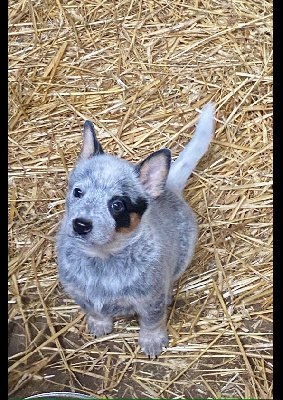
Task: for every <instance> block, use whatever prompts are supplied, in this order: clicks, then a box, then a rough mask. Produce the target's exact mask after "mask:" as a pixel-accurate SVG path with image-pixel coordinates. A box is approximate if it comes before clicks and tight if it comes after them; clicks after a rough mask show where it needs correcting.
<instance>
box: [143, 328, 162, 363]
mask: <svg viewBox="0 0 283 400" xmlns="http://www.w3.org/2000/svg"><path fill="white" fill-rule="evenodd" d="M139 344H140V346H141V349H142V351H143V352H144V353H145V354H146V355H147V356H148V357H149V358H154V357H155V358H157V357H158V356H159V354H160V353H161V352H162V351H163V348H164V347H167V346H168V336H167V332H166V329H165V328H163V329H162V328H158V329H153V330H146V329H141V330H140V335H139Z"/></svg>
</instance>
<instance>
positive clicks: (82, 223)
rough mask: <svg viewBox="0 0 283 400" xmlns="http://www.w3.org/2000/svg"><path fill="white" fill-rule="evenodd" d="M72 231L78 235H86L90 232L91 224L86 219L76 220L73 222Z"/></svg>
mask: <svg viewBox="0 0 283 400" xmlns="http://www.w3.org/2000/svg"><path fill="white" fill-rule="evenodd" d="M73 229H74V231H75V232H76V233H78V234H79V235H86V234H87V233H89V232H90V231H91V230H92V223H91V221H89V220H87V219H83V218H76V219H74V220H73Z"/></svg>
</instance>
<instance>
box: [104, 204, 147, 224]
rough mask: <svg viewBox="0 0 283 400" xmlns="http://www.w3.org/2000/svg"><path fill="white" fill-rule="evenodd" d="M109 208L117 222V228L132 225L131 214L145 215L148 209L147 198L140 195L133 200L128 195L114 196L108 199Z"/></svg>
mask: <svg viewBox="0 0 283 400" xmlns="http://www.w3.org/2000/svg"><path fill="white" fill-rule="evenodd" d="M108 209H109V211H110V213H111V215H112V217H113V218H114V220H115V222H116V229H119V228H128V227H129V226H130V225H131V214H132V213H134V214H137V215H138V216H139V217H141V216H142V215H143V213H144V212H145V210H146V209H147V200H146V199H143V198H141V197H139V198H138V199H137V200H136V201H135V202H133V201H132V200H131V199H130V197H128V196H114V197H112V199H111V200H109V201H108Z"/></svg>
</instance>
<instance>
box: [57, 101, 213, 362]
mask: <svg viewBox="0 0 283 400" xmlns="http://www.w3.org/2000/svg"><path fill="white" fill-rule="evenodd" d="M213 132H214V121H213V106H212V105H211V104H210V103H208V104H207V105H206V106H205V107H204V108H203V110H202V113H201V115H200V118H199V122H198V125H197V128H196V132H195V134H194V136H193V138H192V139H191V140H190V142H189V144H188V145H187V146H186V147H185V148H184V150H183V151H182V152H181V153H180V155H179V157H178V158H177V160H176V161H175V162H174V163H172V165H171V156H170V150H168V149H161V150H158V151H156V152H154V153H152V154H150V155H149V156H148V157H147V158H146V159H145V160H144V161H142V162H140V163H139V164H137V165H134V164H132V163H131V162H128V161H125V160H123V159H121V158H118V157H116V156H112V155H110V154H105V153H104V151H103V149H102V147H101V145H100V143H99V142H98V140H97V138H96V135H95V132H94V127H93V124H92V123H91V122H90V121H86V122H85V124H84V139H83V146H82V150H81V153H80V155H79V159H78V161H77V164H76V166H75V168H74V169H73V171H72V172H71V174H70V178H69V190H68V194H67V198H66V212H65V216H64V218H63V221H62V226H61V229H60V231H59V233H58V236H57V255H58V265H59V277H60V280H61V282H62V284H63V286H64V288H65V290H66V291H67V292H68V293H69V295H70V296H71V297H72V298H74V299H75V301H76V302H77V303H78V304H79V305H80V307H81V308H82V309H83V310H84V312H85V313H86V316H87V323H88V329H89V331H90V332H91V333H93V335H94V336H95V337H98V336H100V335H104V334H107V333H110V332H111V331H112V329H113V317H115V316H118V315H130V314H135V313H136V314H137V315H138V317H139V323H140V332H139V344H140V346H141V349H142V350H143V351H144V353H145V354H147V355H148V356H149V357H157V356H158V355H159V354H160V353H161V351H162V348H163V347H166V346H167V345H168V336H167V331H166V307H167V305H168V304H170V302H171V296H172V289H173V285H174V282H175V281H176V280H177V279H178V278H179V277H180V276H181V275H182V274H183V272H184V271H185V269H186V268H187V266H188V265H189V263H190V262H191V260H192V257H193V253H194V248H195V244H196V240H197V222H196V217H195V215H194V213H193V211H192V210H191V208H190V207H189V205H188V204H187V203H186V202H185V201H184V200H183V198H182V191H183V189H184V186H185V184H186V180H187V178H188V177H189V175H190V174H191V172H192V171H193V169H194V168H195V166H196V164H197V162H198V161H199V159H200V158H201V157H202V156H203V154H204V153H205V152H206V150H207V148H208V145H209V143H210V141H211V139H212V137H213Z"/></svg>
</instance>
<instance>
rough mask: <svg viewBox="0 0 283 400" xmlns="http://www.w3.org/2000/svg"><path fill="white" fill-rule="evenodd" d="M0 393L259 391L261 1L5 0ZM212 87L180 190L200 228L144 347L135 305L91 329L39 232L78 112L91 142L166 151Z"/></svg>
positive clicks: (268, 220) (265, 308)
mask: <svg viewBox="0 0 283 400" xmlns="http://www.w3.org/2000/svg"><path fill="white" fill-rule="evenodd" d="M8 12H9V137H8V139H9V149H8V151H9V226H8V228H9V229H8V240H9V270H8V274H9V282H8V293H9V300H8V306H9V316H8V319H9V347H8V378H9V383H8V393H9V394H8V397H9V398H10V399H13V398H14V399H19V398H24V397H25V396H30V395H33V394H36V393H41V392H48V391H77V392H80V393H85V394H89V395H92V396H94V397H97V398H109V399H111V398H113V399H116V398H117V399H118V398H165V399H169V398H170V399H171V398H172V399H173V398H174V399H175V398H176V399H179V398H180V399H182V398H187V399H191V398H195V399H196V398H204V399H209V398H212V399H219V398H237V399H238V398H239V399H241V398H245V399H248V398H260V399H271V398H272V397H273V357H272V343H273V281H272V279H273V270H272V266H273V252H272V239H273V227H272V226H273V225H272V224H273V208H272V207H273V206H272V156H273V153H272V150H273V148H272V147H273V137H272V111H273V109H272V107H273V97H272V93H273V92H272V88H273V87H272V68H273V65H272V54H273V47H272V2H271V1H258V0H251V1H243V0H233V1H232V0H231V1H230V0H172V1H168V0H160V1H159V0H138V1H135V0H100V1H97V0H82V1H76V0H12V1H10V2H9V4H8ZM208 101H212V102H213V103H214V104H215V110H216V111H215V128H216V129H215V138H214V140H213V141H212V143H211V145H210V147H209V150H208V152H207V154H206V155H205V156H204V157H203V158H202V160H201V161H200V162H199V164H198V166H197V167H196V170H195V171H194V173H193V174H192V176H191V177H190V178H189V180H188V184H187V186H186V188H185V190H184V197H185V199H186V201H188V202H189V203H190V205H191V207H192V208H193V210H194V211H195V213H196V216H197V219H198V223H199V239H198V243H197V247H196V251H195V255H194V259H193V261H192V263H191V265H190V266H189V267H188V269H187V271H186V272H185V273H184V275H183V276H182V277H181V278H180V279H179V281H178V282H177V283H176V285H175V288H174V301H173V303H172V305H171V306H170V307H169V308H168V333H169V347H168V348H167V350H166V351H165V352H163V353H162V354H161V355H160V356H159V358H158V359H157V360H149V359H148V358H147V357H146V356H145V355H144V354H143V353H142V352H141V351H140V348H139V346H138V332H139V325H138V321H137V319H136V318H135V317H127V318H117V319H116V321H115V324H114V330H113V332H112V333H111V334H110V335H108V336H105V337H101V338H98V339H95V338H94V337H93V336H92V335H90V334H89V333H88V331H87V326H86V321H85V316H84V314H83V313H82V311H81V310H80V308H79V307H78V306H77V305H76V304H75V302H74V301H73V300H72V299H70V298H69V297H68V295H67V294H66V293H65V292H64V290H63V288H62V286H61V284H60V282H59V279H58V273H57V263H56V254H55V249H54V245H55V235H56V232H57V230H58V227H59V224H60V221H61V219H62V216H63V213H64V199H65V195H66V189H67V181H68V174H69V172H70V171H71V169H72V168H73V165H74V163H75V162H76V159H77V156H78V154H79V151H80V146H81V141H82V129H83V123H84V121H85V120H86V119H89V120H91V121H93V123H94V125H95V128H96V131H97V136H98V138H99V140H100V142H101V144H102V146H103V148H104V150H105V151H107V152H109V153H111V154H115V155H118V156H121V157H123V158H125V159H127V160H128V161H132V162H134V163H137V162H139V161H141V160H143V159H144V158H145V157H146V156H148V155H149V154H150V153H151V152H152V151H154V150H158V149H160V148H162V147H167V148H170V150H171V152H172V158H173V160H174V159H175V158H176V156H177V155H178V154H179V153H180V151H181V150H182V149H183V147H184V146H185V145H186V143H188V141H189V140H190V138H191V137H192V134H193V132H194V130H195V125H196V121H197V119H198V116H199V112H200V109H201V108H202V107H203V105H204V104H205V103H207V102H208Z"/></svg>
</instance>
